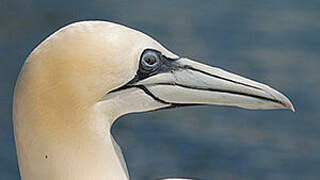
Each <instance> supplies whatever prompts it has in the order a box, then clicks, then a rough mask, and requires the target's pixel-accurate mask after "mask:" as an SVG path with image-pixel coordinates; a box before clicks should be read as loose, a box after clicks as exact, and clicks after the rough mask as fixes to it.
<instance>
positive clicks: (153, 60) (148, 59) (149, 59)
mask: <svg viewBox="0 0 320 180" xmlns="http://www.w3.org/2000/svg"><path fill="white" fill-rule="evenodd" d="M144 61H145V62H146V63H147V64H149V65H154V64H155V63H156V62H157V60H156V57H154V56H153V55H149V56H147V57H145V59H144Z"/></svg>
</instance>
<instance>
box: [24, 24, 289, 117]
mask: <svg viewBox="0 0 320 180" xmlns="http://www.w3.org/2000/svg"><path fill="white" fill-rule="evenodd" d="M29 64H36V66H32V68H33V70H32V73H33V74H30V75H28V72H29V69H28V66H29ZM30 67H31V66H30ZM35 72H37V73H35ZM23 74H24V75H23V76H24V77H25V76H29V77H30V76H33V78H28V81H29V84H30V81H33V82H32V83H31V84H34V85H36V86H38V87H39V88H42V90H39V93H38V94H39V95H40V96H41V97H40V98H42V101H45V103H46V104H48V102H51V105H49V106H55V107H62V106H66V107H67V109H68V107H69V108H74V107H76V108H79V109H81V107H89V106H92V105H96V104H108V105H109V106H110V103H111V104H112V106H114V107H115V109H113V110H112V113H113V114H114V116H117V117H118V116H120V115H123V114H127V113H130V112H142V111H151V110H157V109H162V108H170V107H177V106H186V105H196V104H214V105H227V106H238V107H242V108H248V109H292V110H293V106H292V104H291V102H290V101H289V100H288V98H286V97H285V96H284V95H283V94H281V93H280V92H278V91H276V90H274V89H273V88H271V87H269V86H267V85H265V84H262V83H258V82H255V81H253V80H249V79H247V78H244V77H241V76H239V75H236V74H233V73H230V72H227V71H225V70H222V69H220V68H217V67H211V66H208V65H205V64H201V63H198V62H196V61H193V60H191V59H188V58H184V57H180V56H178V55H175V54H173V53H172V52H170V51H168V50H167V49H166V48H164V47H163V46H162V45H161V44H160V43H158V42H157V41H155V40H154V39H152V38H151V37H149V36H147V35H145V34H143V33H141V32H139V31H136V30H133V29H130V28H127V27H125V26H122V25H118V24H115V23H110V22H103V21H84V22H79V23H74V24H71V25H69V26H66V27H64V28H62V29H61V30H59V31H58V32H56V33H54V34H53V35H51V36H50V37H49V38H47V39H46V40H45V41H44V42H43V43H41V44H40V45H39V46H38V47H37V48H36V49H35V50H34V51H33V53H32V54H31V55H30V57H29V59H28V61H27V63H26V65H25V70H24V72H23ZM26 79H27V78H26ZM30 79H31V80H30ZM44 87H45V88H46V89H45V90H44ZM62 101H63V102H65V103H63V104H64V105H61V104H62V103H61V102H62ZM47 106H48V105H47ZM66 107H64V108H66ZM59 112H61V111H60V110H59Z"/></svg>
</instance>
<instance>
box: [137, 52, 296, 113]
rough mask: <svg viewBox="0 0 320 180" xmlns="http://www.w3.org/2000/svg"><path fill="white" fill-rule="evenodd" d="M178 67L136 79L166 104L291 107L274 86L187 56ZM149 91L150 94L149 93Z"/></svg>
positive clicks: (177, 61)
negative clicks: (198, 61) (139, 79)
mask: <svg viewBox="0 0 320 180" xmlns="http://www.w3.org/2000/svg"><path fill="white" fill-rule="evenodd" d="M175 63H176V64H177V65H178V66H179V68H175V70H171V71H168V72H164V73H159V74H156V75H153V76H151V77H148V78H146V79H143V80H141V81H138V82H136V83H135V85H138V86H142V87H143V88H145V91H146V92H148V93H149V95H151V96H153V97H154V98H156V99H157V100H160V101H163V102H165V103H169V104H181V105H184V104H215V105H227V106H238V107H242V108H247V109H291V110H292V111H295V110H294V107H293V105H292V103H291V102H290V100H289V99H288V98H287V97H286V96H284V95H283V94H282V93H280V92H278V91H276V90H275V89H273V88H271V87H269V86H267V85H265V84H262V83H259V82H256V81H253V80H250V79H247V78H244V77H241V76H239V75H236V74H233V73H230V72H227V71H225V70H222V69H220V68H217V67H211V66H208V65H205V64H201V63H197V62H195V61H192V60H189V59H187V58H181V59H178V60H176V62H175ZM150 93H151V94H150Z"/></svg>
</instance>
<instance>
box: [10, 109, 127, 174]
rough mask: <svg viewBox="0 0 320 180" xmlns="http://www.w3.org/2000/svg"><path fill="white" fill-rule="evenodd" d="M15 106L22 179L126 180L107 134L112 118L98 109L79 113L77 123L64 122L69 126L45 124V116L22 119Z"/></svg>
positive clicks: (123, 163)
mask: <svg viewBox="0 0 320 180" xmlns="http://www.w3.org/2000/svg"><path fill="white" fill-rule="evenodd" d="M18 104H19V103H16V107H15V110H16V112H15V136H16V144H17V151H18V158H19V167H20V171H21V177H22V180H31V179H32V180H42V179H46V180H61V179H65V180H74V179H77V180H88V179H94V180H106V179H108V180H128V172H127V169H126V164H125V162H124V160H123V156H122V153H121V150H120V148H119V146H118V145H117V143H116V142H115V141H114V139H113V137H112V135H111V133H110V129H111V125H112V122H113V121H114V120H113V117H106V116H105V115H104V113H106V112H101V111H100V108H99V107H92V108H91V109H90V111H86V112H85V114H80V115H81V117H82V119H80V120H79V119H78V120H71V119H68V120H69V122H72V121H73V122H72V123H70V124H50V123H49V124H45V123H43V121H45V119H44V118H50V117H48V114H46V115H45V116H41V115H39V114H33V116H31V115H30V114H29V116H22V115H20V113H21V112H20V111H19V110H21V109H20V108H19V107H18V106H19V105H18ZM22 114H23V113H22ZM36 116H39V117H42V119H41V118H40V119H38V118H37V117H36ZM60 117H61V118H65V117H62V116H60ZM79 117H80V116H79ZM106 118H110V119H106ZM37 119H38V120H37ZM56 119H57V118H56ZM57 121H62V119H60V120H57ZM63 121H64V122H65V121H66V119H64V120H63ZM62 128H63V130H62Z"/></svg>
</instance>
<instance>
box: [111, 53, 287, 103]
mask: <svg viewBox="0 0 320 180" xmlns="http://www.w3.org/2000/svg"><path fill="white" fill-rule="evenodd" d="M150 51H151V52H153V53H155V54H156V55H157V56H158V57H159V59H160V62H159V63H160V64H159V65H158V66H156V67H155V68H154V69H150V70H146V69H144V68H143V67H142V63H141V59H142V57H143V55H144V54H145V53H147V52H150ZM178 59H179V58H178ZM178 59H171V58H168V57H165V56H164V55H162V54H161V52H159V51H157V50H153V49H146V50H144V51H143V53H142V54H141V56H140V63H139V69H138V71H137V73H136V75H135V77H134V78H133V79H132V80H130V81H129V82H128V83H127V84H125V85H124V86H122V87H120V88H117V89H115V90H112V91H110V92H109V93H108V94H110V93H113V92H116V91H121V90H124V89H128V88H139V89H141V90H143V91H144V93H145V94H146V95H148V96H150V97H152V98H153V99H154V100H155V101H158V102H160V103H162V104H168V105H169V106H167V107H165V108H161V109H168V108H175V107H182V106H194V105H201V104H183V103H171V102H167V101H165V100H162V99H161V98H159V97H157V96H155V95H154V94H152V93H151V92H150V91H149V90H148V88H146V87H145V86H144V85H137V84H136V83H137V82H138V81H141V80H143V79H146V78H149V77H151V76H154V75H156V74H160V73H166V72H170V71H172V72H173V71H178V70H191V71H197V72H200V73H202V74H204V75H207V76H211V77H214V78H218V79H221V80H225V81H229V82H232V83H236V84H240V85H243V86H247V87H251V88H255V89H259V90H261V88H259V87H255V86H252V85H248V84H244V83H241V82H237V81H234V80H230V79H226V78H224V77H220V76H217V75H214V74H210V73H208V72H205V71H202V70H200V69H196V68H194V67H192V66H189V65H181V64H179V63H178V62H177V60H178ZM154 85H174V86H179V87H183V88H189V89H195V90H204V91H212V92H220V93H230V94H234V95H241V96H248V97H253V98H257V99H262V100H267V101H272V102H275V103H280V104H282V103H281V102H279V101H277V100H274V99H271V98H266V97H263V96H257V95H251V94H246V93H240V92H235V91H228V90H222V89H213V88H199V87H190V86H185V85H181V84H169V83H159V84H154Z"/></svg>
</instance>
